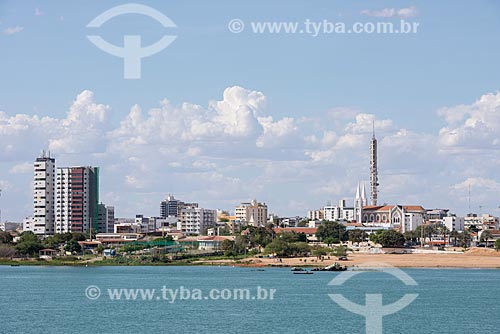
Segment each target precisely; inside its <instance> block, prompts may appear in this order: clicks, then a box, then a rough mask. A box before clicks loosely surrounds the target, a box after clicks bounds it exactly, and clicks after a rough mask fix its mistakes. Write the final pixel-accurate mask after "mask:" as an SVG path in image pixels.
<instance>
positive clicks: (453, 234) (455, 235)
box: [450, 230, 460, 246]
mask: <svg viewBox="0 0 500 334" xmlns="http://www.w3.org/2000/svg"><path fill="white" fill-rule="evenodd" d="M459 237H460V233H458V231H455V230H453V231H451V233H450V238H453V246H456V245H457V239H458V238H459Z"/></svg>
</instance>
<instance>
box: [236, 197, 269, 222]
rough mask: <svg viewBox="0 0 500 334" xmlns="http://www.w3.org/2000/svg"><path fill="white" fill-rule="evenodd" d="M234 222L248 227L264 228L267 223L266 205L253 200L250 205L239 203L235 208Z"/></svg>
mask: <svg viewBox="0 0 500 334" xmlns="http://www.w3.org/2000/svg"><path fill="white" fill-rule="evenodd" d="M235 216H236V220H239V221H241V222H242V223H246V224H248V225H250V226H265V225H266V223H267V205H266V203H259V202H257V200H255V199H254V200H253V201H252V202H250V203H241V204H240V205H238V206H237V207H236V208H235Z"/></svg>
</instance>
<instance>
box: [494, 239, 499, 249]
mask: <svg viewBox="0 0 500 334" xmlns="http://www.w3.org/2000/svg"><path fill="white" fill-rule="evenodd" d="M495 250H496V251H497V252H498V251H499V250H500V239H497V240H495Z"/></svg>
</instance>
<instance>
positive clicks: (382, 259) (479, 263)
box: [211, 249, 500, 269]
mask: <svg viewBox="0 0 500 334" xmlns="http://www.w3.org/2000/svg"><path fill="white" fill-rule="evenodd" d="M211 262H212V263H213V264H217V263H219V264H224V265H230V264H235V265H243V266H252V267H267V266H289V267H294V266H318V267H322V266H327V265H330V264H333V263H334V262H339V263H340V264H341V265H345V266H348V267H355V266H356V267H363V266H372V267H373V263H374V262H377V263H383V264H386V265H391V266H394V267H400V268H411V267H414V268H499V269H500V252H496V251H494V250H491V249H470V250H468V251H467V252H465V253H462V252H458V251H457V252H456V253H435V254H360V253H353V254H349V255H348V261H338V259H337V258H336V257H333V256H331V257H330V259H328V258H325V259H324V260H323V261H321V260H318V259H316V258H315V257H307V258H305V257H302V258H283V259H281V262H280V261H278V260H277V259H272V258H250V259H245V260H242V261H240V263H234V262H233V261H231V260H220V261H211ZM370 263H372V264H370Z"/></svg>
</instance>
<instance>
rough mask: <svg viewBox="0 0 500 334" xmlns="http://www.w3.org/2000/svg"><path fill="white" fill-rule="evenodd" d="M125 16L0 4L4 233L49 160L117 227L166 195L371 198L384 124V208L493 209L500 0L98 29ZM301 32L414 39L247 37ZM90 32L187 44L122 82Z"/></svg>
mask: <svg viewBox="0 0 500 334" xmlns="http://www.w3.org/2000/svg"><path fill="white" fill-rule="evenodd" d="M124 4H127V2H122V1H71V2H69V1H22V2H19V1H5V0H0V189H2V192H1V197H0V209H1V212H2V216H1V218H0V219H1V220H2V221H5V220H9V221H18V222H19V221H21V220H22V219H23V218H24V217H26V216H29V215H31V214H32V212H33V208H32V206H33V204H32V203H33V202H32V201H33V200H32V183H33V180H32V179H33V166H32V165H33V161H34V159H35V158H36V157H37V156H39V155H40V153H41V151H42V150H50V151H51V154H52V155H53V156H54V157H55V159H56V165H57V166H59V167H66V166H76V165H93V166H99V167H100V168H101V175H100V176H101V178H100V182H101V186H100V200H101V201H102V202H104V203H105V204H107V205H113V206H115V211H116V216H118V217H133V216H134V215H135V214H145V215H150V216H155V215H159V204H160V201H161V200H162V199H164V198H165V197H166V196H167V195H168V194H174V195H175V197H176V198H179V199H181V200H184V201H189V202H192V201H195V202H199V203H200V205H201V206H203V207H206V208H213V209H224V210H234V207H235V206H236V205H237V204H238V203H240V202H242V201H248V200H250V199H253V198H256V199H257V200H259V201H262V202H266V203H267V204H268V206H269V212H270V213H275V214H278V215H280V216H295V215H300V216H305V215H306V212H307V210H311V209H318V208H320V207H322V206H324V205H325V204H327V203H328V202H333V203H336V202H337V201H338V200H339V199H347V200H348V202H352V201H353V197H354V195H355V190H356V185H357V183H358V182H360V181H363V182H366V184H367V186H368V180H369V144H370V138H371V136H372V123H373V122H374V124H375V131H376V136H377V138H378V141H379V161H378V164H379V179H380V187H379V190H380V193H379V202H380V203H389V204H414V205H417V204H418V205H422V206H424V207H426V208H449V209H451V210H452V211H453V212H455V213H457V214H460V215H464V214H466V213H468V212H469V211H472V212H476V213H491V214H494V215H500V209H499V208H498V206H499V205H500V199H499V198H498V195H499V193H500V179H499V177H500V173H499V170H500V168H499V167H500V158H499V154H498V153H499V149H500V92H499V87H500V76H499V75H498V74H499V73H500V64H499V61H498V55H499V54H500V43H499V38H500V37H499V36H500V20H499V16H500V3H499V2H498V1H493V0H480V1H439V2H436V1H405V0H401V1H314V2H311V1H306V0H300V1H264V0H257V1H210V2H208V1H201V0H200V1H192V0H191V1H189V0H188V1H168V2H166V1H141V2H140V4H143V5H147V6H149V7H152V8H154V9H156V10H157V11H159V12H161V13H162V14H164V15H166V16H167V17H168V18H170V20H171V21H173V22H174V23H175V27H166V28H165V27H164V26H162V24H161V22H158V21H157V20H155V19H153V18H151V17H148V16H145V15H141V14H124V15H120V16H116V17H114V18H112V19H110V20H108V21H107V22H105V23H103V24H102V26H100V27H98V28H95V27H94V28H92V27H87V25H88V24H89V23H90V22H91V21H92V20H93V19H94V18H95V17H97V16H98V15H100V14H101V13H103V12H104V11H106V10H108V9H110V8H113V7H115V6H119V5H124ZM234 19H238V20H241V22H243V23H244V28H245V29H244V30H243V31H242V32H240V33H233V32H231V30H230V29H229V26H228V25H229V23H230V22H231V21H232V20H234ZM306 20H309V21H312V22H324V21H325V20H326V21H328V22H334V23H343V24H345V25H346V26H348V27H349V26H352V24H354V23H355V22H361V23H367V22H371V23H377V22H392V23H393V24H395V25H399V23H400V21H401V20H406V22H417V23H418V31H417V32H416V33H411V34H377V33H372V34H369V33H360V34H331V33H330V34H329V33H322V34H319V35H317V36H313V35H311V34H308V33H284V32H282V33H270V32H265V33H256V32H254V31H252V23H255V22H298V23H299V24H300V27H304V26H303V23H304V22H305V21H306ZM87 35H99V36H101V37H102V38H103V39H104V40H106V41H108V42H109V43H111V44H114V45H117V46H118V47H121V46H122V45H123V40H124V37H123V36H124V35H140V36H141V43H142V44H141V45H142V46H147V45H150V44H154V43H155V42H156V41H158V40H159V39H161V38H162V37H163V36H164V35H174V36H176V39H175V40H174V41H173V42H172V43H171V44H170V45H169V46H168V47H166V48H165V49H164V50H161V51H160V52H158V53H156V54H153V55H151V56H149V57H147V58H142V59H141V71H140V78H139V79H125V78H124V62H123V59H122V58H120V57H116V56H113V55H110V54H108V53H106V52H104V51H102V50H100V49H99V48H98V47H96V46H95V45H94V44H92V43H91V42H90V41H89V40H88V39H87V37H86V36H87ZM469 187H470V189H471V196H470V200H469V196H468V189H469ZM469 202H470V204H469ZM469 207H470V208H469Z"/></svg>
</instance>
